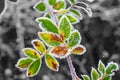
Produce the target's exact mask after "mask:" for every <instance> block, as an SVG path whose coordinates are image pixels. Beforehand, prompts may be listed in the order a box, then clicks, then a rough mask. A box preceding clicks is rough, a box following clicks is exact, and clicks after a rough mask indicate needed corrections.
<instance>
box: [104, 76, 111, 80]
mask: <svg viewBox="0 0 120 80" xmlns="http://www.w3.org/2000/svg"><path fill="white" fill-rule="evenodd" d="M103 80H112V77H111V76H106V77H104V79H103Z"/></svg>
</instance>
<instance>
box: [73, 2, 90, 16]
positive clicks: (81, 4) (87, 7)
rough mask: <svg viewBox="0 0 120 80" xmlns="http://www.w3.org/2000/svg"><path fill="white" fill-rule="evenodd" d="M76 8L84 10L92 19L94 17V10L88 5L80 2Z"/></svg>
mask: <svg viewBox="0 0 120 80" xmlns="http://www.w3.org/2000/svg"><path fill="white" fill-rule="evenodd" d="M75 7H76V8H80V9H83V10H84V11H85V12H86V13H87V14H88V15H89V16H90V17H91V16H92V10H91V8H90V7H89V6H88V5H87V4H86V3H84V2H78V3H76V6H75Z"/></svg>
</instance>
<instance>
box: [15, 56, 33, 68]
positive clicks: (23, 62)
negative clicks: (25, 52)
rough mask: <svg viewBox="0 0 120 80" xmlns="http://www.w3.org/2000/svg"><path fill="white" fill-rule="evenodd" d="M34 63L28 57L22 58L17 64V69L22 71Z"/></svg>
mask: <svg viewBox="0 0 120 80" xmlns="http://www.w3.org/2000/svg"><path fill="white" fill-rule="evenodd" d="M32 61H33V60H32V59H31V58H28V57H27V58H21V59H19V61H18V62H17V65H16V67H18V68H21V69H24V68H27V67H28V66H29V65H30V63H31V62H32Z"/></svg>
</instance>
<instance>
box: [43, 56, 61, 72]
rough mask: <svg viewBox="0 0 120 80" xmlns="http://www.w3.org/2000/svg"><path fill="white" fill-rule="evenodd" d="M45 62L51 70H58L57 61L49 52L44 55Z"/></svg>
mask: <svg viewBox="0 0 120 80" xmlns="http://www.w3.org/2000/svg"><path fill="white" fill-rule="evenodd" d="M45 63H46V65H47V66H48V68H50V69H51V70H54V71H58V70H59V63H58V61H57V60H56V59H55V58H54V57H53V56H51V55H50V54H46V55H45Z"/></svg>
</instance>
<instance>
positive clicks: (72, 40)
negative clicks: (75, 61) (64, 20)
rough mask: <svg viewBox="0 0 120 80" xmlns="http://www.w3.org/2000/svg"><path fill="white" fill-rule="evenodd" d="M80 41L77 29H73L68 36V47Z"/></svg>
mask: <svg viewBox="0 0 120 80" xmlns="http://www.w3.org/2000/svg"><path fill="white" fill-rule="evenodd" d="M80 41H81V36H80V34H79V32H78V31H77V30H75V31H74V32H72V34H71V35H70V37H69V40H68V45H69V47H74V46H76V45H78V44H79V43H80Z"/></svg>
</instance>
